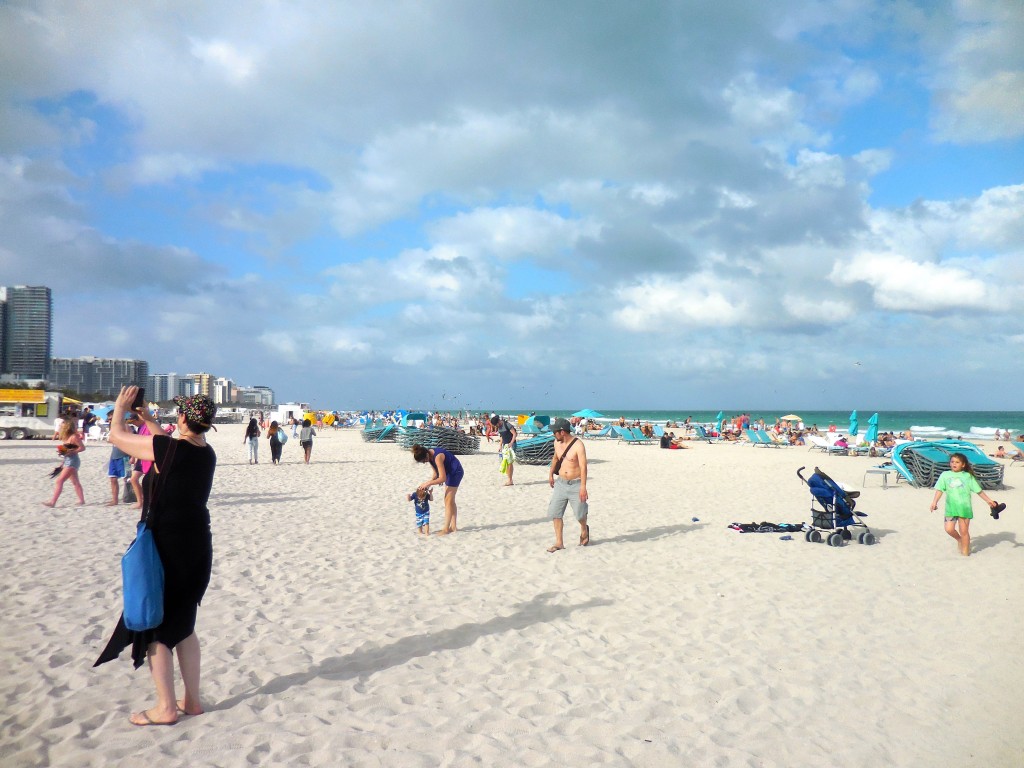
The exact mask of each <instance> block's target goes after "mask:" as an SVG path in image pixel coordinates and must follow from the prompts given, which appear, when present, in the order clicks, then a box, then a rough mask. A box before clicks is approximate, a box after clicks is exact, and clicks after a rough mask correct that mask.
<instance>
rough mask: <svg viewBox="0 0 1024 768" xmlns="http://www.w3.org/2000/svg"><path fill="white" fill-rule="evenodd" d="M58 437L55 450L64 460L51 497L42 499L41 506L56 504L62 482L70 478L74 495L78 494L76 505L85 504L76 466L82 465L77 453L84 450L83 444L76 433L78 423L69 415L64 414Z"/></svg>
mask: <svg viewBox="0 0 1024 768" xmlns="http://www.w3.org/2000/svg"><path fill="white" fill-rule="evenodd" d="M59 437H60V441H61V444H60V445H59V446H58V447H57V452H58V453H59V454H60V455H61V456H63V457H64V461H63V463H62V465H61V468H60V473H59V474H58V475H57V482H56V483H55V484H54V488H53V497H52V498H51V499H50V500H49V501H44V502H43V506H44V507H53V506H56V504H57V499H59V498H60V492H61V491H62V490H64V482H65V481H67V480H70V481H71V485H72V487H73V488H74V489H75V495H76V496H78V506H80V507H81V506H83V505H84V504H85V494H83V493H82V484H81V483H80V482H79V481H78V468H79V467H80V466H82V459H81V458H80V457H79V455H78V454H80V453H81V452H82V451H84V450H85V444H84V443H83V442H82V436H81V435H80V434H78V425H77V424H75V420H74V419H73V418H71V417H70V416H66V417H65V418H64V421H63V422H62V423H61V425H60V433H59Z"/></svg>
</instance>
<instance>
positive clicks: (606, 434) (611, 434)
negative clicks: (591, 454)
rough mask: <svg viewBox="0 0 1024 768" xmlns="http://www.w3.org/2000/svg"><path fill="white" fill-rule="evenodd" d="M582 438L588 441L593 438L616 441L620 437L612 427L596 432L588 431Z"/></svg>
mask: <svg viewBox="0 0 1024 768" xmlns="http://www.w3.org/2000/svg"><path fill="white" fill-rule="evenodd" d="M582 437H583V438H584V439H586V440H590V439H592V438H598V437H603V438H612V439H614V438H616V437H618V434H617V433H616V432H615V429H614V428H612V427H611V426H607V427H605V428H604V429H602V430H600V431H595V430H591V429H588V430H586V431H585V432H584V433H583V435H582Z"/></svg>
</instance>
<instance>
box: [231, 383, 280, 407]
mask: <svg viewBox="0 0 1024 768" xmlns="http://www.w3.org/2000/svg"><path fill="white" fill-rule="evenodd" d="M235 402H238V403H242V404H243V405H248V406H252V407H258V408H269V407H270V406H272V405H273V404H274V390H272V389H271V388H270V387H266V386H263V385H262V384H259V385H256V386H255V387H238V388H237V392H236V397H235Z"/></svg>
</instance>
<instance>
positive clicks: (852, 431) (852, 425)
mask: <svg viewBox="0 0 1024 768" xmlns="http://www.w3.org/2000/svg"><path fill="white" fill-rule="evenodd" d="M850 434H851V435H856V434H857V412H856V411H853V412H852V413H851V414H850Z"/></svg>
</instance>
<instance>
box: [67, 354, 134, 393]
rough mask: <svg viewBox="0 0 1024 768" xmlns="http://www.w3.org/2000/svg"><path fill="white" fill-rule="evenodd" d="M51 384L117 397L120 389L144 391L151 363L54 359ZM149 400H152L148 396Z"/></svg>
mask: <svg viewBox="0 0 1024 768" xmlns="http://www.w3.org/2000/svg"><path fill="white" fill-rule="evenodd" d="M49 379H50V381H51V382H52V383H53V384H54V386H56V387H60V388H70V389H73V390H75V391H76V392H81V393H82V394H94V393H95V394H100V395H104V396H105V397H116V396H117V394H118V392H120V391H121V387H129V386H136V387H144V386H146V382H147V380H148V379H149V363H147V362H146V361H145V360H130V359H127V358H111V357H55V358H53V360H52V361H51V362H50V377H49ZM147 399H152V398H151V397H150V396H149V395H148V393H147Z"/></svg>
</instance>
